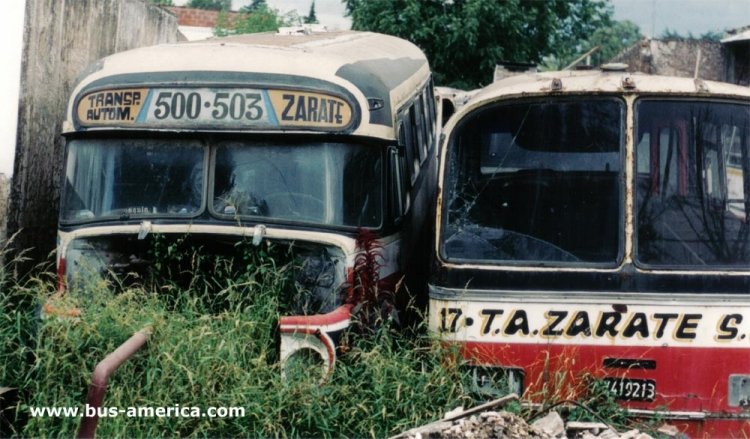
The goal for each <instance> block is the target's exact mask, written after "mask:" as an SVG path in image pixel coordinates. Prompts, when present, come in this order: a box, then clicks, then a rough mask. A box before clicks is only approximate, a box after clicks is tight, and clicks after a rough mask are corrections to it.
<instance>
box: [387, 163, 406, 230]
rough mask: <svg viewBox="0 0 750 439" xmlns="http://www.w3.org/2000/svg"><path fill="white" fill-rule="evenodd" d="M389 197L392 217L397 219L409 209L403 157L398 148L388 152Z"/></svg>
mask: <svg viewBox="0 0 750 439" xmlns="http://www.w3.org/2000/svg"><path fill="white" fill-rule="evenodd" d="M388 161H389V169H390V178H389V179H388V184H389V186H390V191H389V192H390V197H391V203H392V206H393V218H394V220H398V219H399V218H401V217H402V216H403V215H404V214H405V213H406V212H407V211H408V210H409V197H408V191H407V187H406V179H405V178H404V167H405V166H404V164H405V157H402V156H401V155H399V152H398V149H396V148H393V149H391V150H390V152H389V159H388Z"/></svg>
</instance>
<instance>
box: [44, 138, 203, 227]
mask: <svg viewBox="0 0 750 439" xmlns="http://www.w3.org/2000/svg"><path fill="white" fill-rule="evenodd" d="M64 137H65V151H64V155H63V157H65V158H66V162H65V163H64V169H63V175H62V179H63V187H62V188H61V191H60V205H61V206H62V203H63V200H64V199H65V197H66V194H67V190H68V189H67V186H68V184H67V181H68V179H67V174H68V170H67V167H68V163H67V158H68V157H69V156H70V144H71V143H72V142H75V141H79V140H91V141H97V140H134V139H135V140H156V139H161V140H165V141H168V140H189V141H197V142H200V143H201V147H202V148H203V165H204V168H203V176H202V178H203V187H202V191H203V192H202V196H201V205H200V207H199V208H198V210H197V211H196V212H195V213H192V214H190V215H177V214H172V215H169V214H159V215H158V216H155V215H153V214H151V215H144V214H137V213H133V214H129V215H128V219H127V220H122V219H121V218H122V217H121V216H111V215H110V216H103V217H96V218H94V219H80V220H71V219H66V218H64V217H63V212H62V209H59V210H60V211H59V213H58V223H59V225H60V226H63V227H64V228H77V227H79V226H84V225H88V224H101V223H111V222H113V221H114V222H120V223H122V222H134V221H135V222H140V221H148V220H151V219H154V218H165V219H167V220H170V221H171V220H188V221H193V220H196V219H199V218H200V217H201V216H203V215H205V213H206V212H208V199H207V190H208V187H207V185H208V182H209V180H208V178H210V176H209V175H208V174H209V160H210V140H209V138H208V136H205V135H203V136H200V135H195V136H180V135H177V134H175V133H166V132H162V131H144V130H138V131H124V130H97V131H81V132H76V133H72V134H67V135H65V136H64Z"/></svg>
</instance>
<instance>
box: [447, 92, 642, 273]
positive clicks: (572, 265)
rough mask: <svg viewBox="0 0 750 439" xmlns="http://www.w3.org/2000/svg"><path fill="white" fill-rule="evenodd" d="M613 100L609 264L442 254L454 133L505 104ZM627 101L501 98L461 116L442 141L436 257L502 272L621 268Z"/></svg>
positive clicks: (595, 97) (599, 97)
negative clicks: (613, 206) (614, 166)
mask: <svg viewBox="0 0 750 439" xmlns="http://www.w3.org/2000/svg"><path fill="white" fill-rule="evenodd" d="M592 100H594V101H614V102H617V103H618V105H619V109H620V118H619V119H620V141H619V146H620V148H619V151H618V154H619V165H620V171H619V176H618V178H617V181H618V182H620V183H618V190H617V196H618V203H617V205H618V207H619V215H618V232H617V237H618V238H617V248H618V250H617V253H616V255H615V258H614V259H613V260H612V261H608V262H585V261H576V262H565V261H536V260H523V261H514V260H510V259H508V260H497V261H491V260H483V259H467V258H456V257H448V256H447V255H446V254H445V244H444V243H445V239H444V234H445V230H446V228H447V226H448V215H447V211H448V208H449V207H448V206H449V201H448V199H447V194H448V190H449V189H448V187H447V177H448V168H449V167H450V166H451V160H452V159H454V157H453V155H454V154H455V153H456V152H457V151H458V147H457V146H456V144H455V143H456V139H457V134H458V133H461V132H462V129H463V128H464V126H465V125H466V124H467V123H470V122H472V121H473V120H474V119H475V118H476V117H477V116H478V115H480V114H481V113H483V112H485V111H492V110H494V109H495V108H497V107H501V106H505V105H513V104H530V105H531V104H535V103H567V102H585V101H589V102H590V101H592ZM628 105H629V104H628V102H627V100H626V99H625V98H624V97H623V96H622V95H621V94H599V95H570V96H535V97H529V98H518V97H509V98H503V99H500V100H498V101H495V102H492V103H491V104H487V105H482V106H480V107H477V108H475V109H473V110H471V111H470V112H469V113H467V114H464V115H462V116H461V120H460V121H459V122H458V123H457V124H456V126H454V127H453V129H452V130H451V132H450V137H449V138H448V139H447V141H445V140H443V141H445V145H446V147H445V149H446V151H445V157H444V159H445V163H441V164H440V167H441V170H442V172H443V173H444V177H443V180H442V181H441V182H440V183H439V185H438V191H439V193H440V197H441V198H442V199H443V203H442V206H441V207H440V211H439V212H438V214H439V215H440V216H439V221H438V225H437V226H438V229H437V231H436V240H437V246H438V251H437V257H438V259H439V260H440V261H441V262H442V263H446V264H449V265H452V266H459V267H460V266H467V265H470V266H481V267H488V268H491V269H497V270H502V269H506V268H519V267H530V268H533V269H539V268H550V269H561V268H562V269H580V270H590V269H606V270H617V269H619V268H620V267H622V266H623V264H625V263H626V258H625V255H626V241H627V236H626V234H627V231H626V217H627V215H628V213H627V209H628V206H627V193H626V187H625V186H626V185H625V184H624V183H623V182H624V181H625V180H626V179H627V175H628V172H629V171H628V169H627V166H628V165H627V147H628V145H627V135H628V121H627V117H628Z"/></svg>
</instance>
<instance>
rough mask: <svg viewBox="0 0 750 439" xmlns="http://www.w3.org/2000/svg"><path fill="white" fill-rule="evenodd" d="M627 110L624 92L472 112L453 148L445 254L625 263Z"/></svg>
mask: <svg viewBox="0 0 750 439" xmlns="http://www.w3.org/2000/svg"><path fill="white" fill-rule="evenodd" d="M623 114H624V104H623V103H622V102H621V101H619V100H614V99H601V100H587V101H558V100H550V101H544V102H528V103H514V104H499V105H496V106H494V107H491V108H489V109H486V110H482V111H480V112H478V113H477V114H476V115H474V116H473V117H471V118H469V119H468V120H467V121H466V122H465V123H464V124H463V126H461V127H460V128H459V129H458V133H457V134H456V136H455V137H454V139H453V142H454V148H453V149H452V150H451V151H453V153H452V154H451V155H449V157H448V158H447V160H448V166H447V172H446V192H445V193H446V194H448V200H447V203H446V208H447V212H446V213H447V215H446V220H445V224H444V226H443V227H444V232H443V234H442V236H443V248H442V251H443V252H444V254H445V256H446V257H447V258H448V259H452V260H476V261H488V262H496V261H504V262H507V261H539V262H553V263H574V262H589V263H610V264H613V263H615V262H616V261H617V259H618V255H619V254H620V239H619V234H618V231H619V229H620V222H621V204H622V203H621V202H620V199H621V193H620V184H619V182H620V180H621V178H622V175H621V172H622V171H621V168H622V166H621V162H622V159H621V155H620V150H621V145H622V132H623V127H622V125H623Z"/></svg>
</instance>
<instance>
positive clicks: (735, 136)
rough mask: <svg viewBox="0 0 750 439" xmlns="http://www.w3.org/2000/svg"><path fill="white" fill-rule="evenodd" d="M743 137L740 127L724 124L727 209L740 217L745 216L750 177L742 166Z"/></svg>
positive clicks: (723, 141) (722, 134)
mask: <svg viewBox="0 0 750 439" xmlns="http://www.w3.org/2000/svg"><path fill="white" fill-rule="evenodd" d="M745 136H747V133H745ZM742 139H743V136H742V130H741V129H740V127H738V126H736V125H723V126H722V128H721V143H722V147H723V148H722V150H723V151H724V157H725V159H724V160H725V163H724V169H725V170H726V176H725V177H726V188H727V210H728V211H729V212H730V213H732V214H734V215H736V216H738V217H739V218H745V184H746V183H745V180H746V179H747V177H748V176H747V174H746V173H745V170H744V169H743V166H742Z"/></svg>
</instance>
